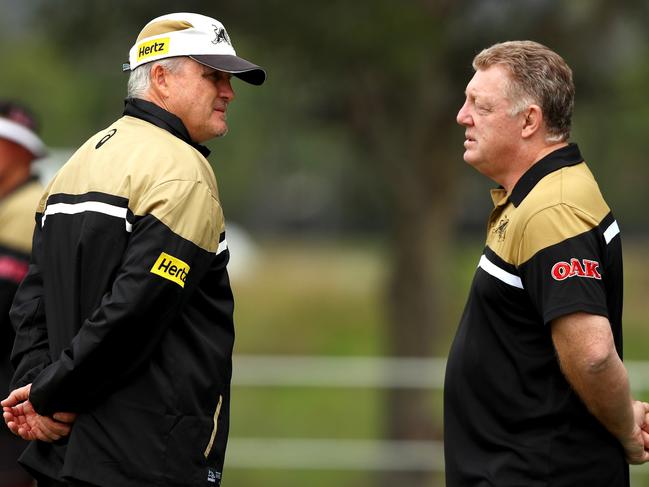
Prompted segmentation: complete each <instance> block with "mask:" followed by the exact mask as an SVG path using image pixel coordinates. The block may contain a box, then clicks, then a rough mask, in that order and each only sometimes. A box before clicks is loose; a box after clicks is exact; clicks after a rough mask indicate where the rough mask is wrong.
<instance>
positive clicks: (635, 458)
mask: <svg viewBox="0 0 649 487" xmlns="http://www.w3.org/2000/svg"><path fill="white" fill-rule="evenodd" d="M648 415H649V403H646V402H642V401H633V417H634V419H635V424H634V428H633V432H632V433H631V435H630V436H629V438H628V439H626V440H621V443H622V446H623V447H624V451H625V452H626V459H627V461H628V462H629V463H630V464H631V465H639V464H641V463H645V462H647V461H649V432H647V430H649V424H648V423H647V419H649V416H648Z"/></svg>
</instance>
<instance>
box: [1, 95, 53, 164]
mask: <svg viewBox="0 0 649 487" xmlns="http://www.w3.org/2000/svg"><path fill="white" fill-rule="evenodd" d="M37 129H38V127H37V123H36V119H35V118H34V116H33V115H32V114H31V111H29V110H28V109H27V107H25V106H23V105H21V104H19V103H17V102H14V101H0V139H6V140H10V141H11V142H13V143H15V144H18V145H20V146H23V147H24V148H25V149H27V150H28V151H29V152H31V153H32V154H34V157H35V158H39V157H44V156H46V155H47V148H46V146H45V144H44V143H43V141H42V140H41V138H40V137H39V136H38V135H37V134H36V131H37Z"/></svg>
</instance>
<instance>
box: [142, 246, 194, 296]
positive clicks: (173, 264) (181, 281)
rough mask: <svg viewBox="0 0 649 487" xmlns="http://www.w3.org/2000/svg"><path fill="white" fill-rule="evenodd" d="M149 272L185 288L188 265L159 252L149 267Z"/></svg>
mask: <svg viewBox="0 0 649 487" xmlns="http://www.w3.org/2000/svg"><path fill="white" fill-rule="evenodd" d="M151 272H152V273H153V274H157V275H159V276H161V277H164V278H165V279H168V280H170V281H171V282H175V283H176V284H178V285H179V286H180V287H185V279H187V274H188V273H189V264H187V263H186V262H183V261H182V260H180V259H178V258H176V257H174V256H173V255H169V254H167V253H165V252H161V253H160V257H158V260H156V261H155V264H153V267H151Z"/></svg>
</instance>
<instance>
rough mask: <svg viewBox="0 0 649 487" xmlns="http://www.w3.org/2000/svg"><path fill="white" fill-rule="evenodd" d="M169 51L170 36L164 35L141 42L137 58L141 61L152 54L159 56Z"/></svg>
mask: <svg viewBox="0 0 649 487" xmlns="http://www.w3.org/2000/svg"><path fill="white" fill-rule="evenodd" d="M168 52H169V38H168V37H163V38H162V39H155V40H153V41H147V42H143V43H142V44H140V45H139V46H138V48H137V60H138V61H141V60H142V59H144V58H148V57H151V56H159V55H162V54H167V53H168Z"/></svg>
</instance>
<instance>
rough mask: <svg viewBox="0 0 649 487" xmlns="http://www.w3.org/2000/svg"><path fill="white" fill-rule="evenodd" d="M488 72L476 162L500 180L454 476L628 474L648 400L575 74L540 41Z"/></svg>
mask: <svg viewBox="0 0 649 487" xmlns="http://www.w3.org/2000/svg"><path fill="white" fill-rule="evenodd" d="M473 68H474V70H475V74H474V76H473V78H472V79H471V80H470V82H469V83H468V85H467V87H466V92H465V93H466V100H465V102H464V105H463V106H462V108H461V109H460V111H459V113H458V114H457V122H458V123H459V124H460V125H462V126H463V127H464V128H465V141H464V148H465V152H464V160H465V161H466V162H467V163H468V164H470V165H471V166H473V167H474V168H475V169H477V170H478V171H479V172H481V173H482V174H484V175H485V176H487V177H489V178H490V179H492V180H494V181H495V182H496V183H498V184H499V185H500V187H499V188H497V189H493V190H492V192H491V196H492V200H493V203H494V207H495V208H494V210H493V211H492V213H491V216H490V218H489V221H488V226H487V237H486V246H485V248H484V253H483V255H482V256H481V258H480V261H479V265H478V268H477V270H476V273H475V276H474V280H473V283H472V285H471V290H470V294H469V298H468V302H467V304H466V307H465V310H464V314H463V316H462V319H461V321H460V324H459V327H458V329H457V332H456V336H455V339H454V342H453V345H452V346H451V350H450V353H449V358H448V365H447V369H446V380H445V393H444V396H445V397H444V401H445V404H444V411H445V412H444V421H445V433H444V443H445V458H446V484H447V485H448V486H449V487H451V486H452V487H456V486H462V487H467V486H483V485H497V486H499V487H507V486H512V487H513V486H517V487H520V486H523V485H524V486H527V487H532V486H536V485H538V486H541V485H542V486H546V487H550V486H551V487H559V486H565V487H568V486H570V487H574V486H577V485H588V486H589V487H596V486H600V487H623V486H628V485H629V467H628V463H632V464H640V463H643V462H646V461H647V460H649V453H648V452H647V448H648V447H649V435H647V433H646V432H645V431H644V428H646V426H645V418H646V415H647V411H648V407H649V404H647V403H643V402H640V401H635V400H634V399H633V398H632V396H631V393H630V390H629V381H628V378H627V372H626V369H625V366H624V364H623V363H622V360H621V357H622V248H621V241H620V232H619V227H618V224H617V222H616V220H615V218H614V217H613V214H612V213H611V210H610V209H609V207H608V206H607V204H606V202H605V201H604V199H603V197H602V195H601V193H600V190H599V187H598V185H597V183H596V181H595V179H594V177H593V175H592V174H591V172H590V170H589V169H588V166H587V165H586V163H585V162H584V159H583V157H582V155H581V153H580V150H579V148H578V146H577V145H576V144H574V143H569V142H568V139H569V135H570V126H571V117H572V109H573V100H574V84H573V80H572V71H571V70H570V68H569V67H568V65H567V64H566V62H565V61H564V60H563V59H562V58H561V57H560V56H559V55H558V54H557V53H555V52H553V51H552V50H550V49H548V48H547V47H545V46H543V45H540V44H538V43H536V42H532V41H513V42H504V43H499V44H496V45H494V46H491V47H489V48H487V49H485V50H483V51H482V52H480V53H479V54H478V55H477V56H476V57H475V58H474V60H473Z"/></svg>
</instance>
